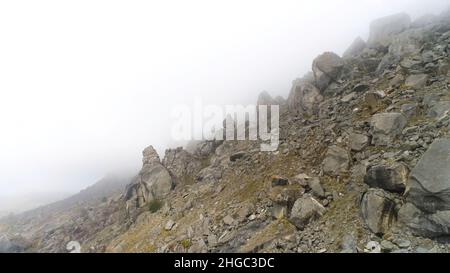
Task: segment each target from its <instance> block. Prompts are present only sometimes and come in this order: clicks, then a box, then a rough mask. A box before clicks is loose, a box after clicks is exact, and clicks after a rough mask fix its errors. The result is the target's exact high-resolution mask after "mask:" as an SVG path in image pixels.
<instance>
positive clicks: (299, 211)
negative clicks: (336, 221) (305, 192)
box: [289, 196, 326, 230]
mask: <svg viewBox="0 0 450 273" xmlns="http://www.w3.org/2000/svg"><path fill="white" fill-rule="evenodd" d="M325 211H326V209H325V208H324V207H323V206H322V204H320V203H319V202H318V201H317V200H316V199H314V198H313V197H310V196H303V197H301V198H299V199H297V201H295V203H294V206H293V207H292V211H291V216H290V218H289V221H290V222H291V223H292V224H294V225H295V226H296V227H297V228H298V229H301V230H302V229H304V228H305V227H306V226H307V225H308V224H309V223H310V222H312V221H314V220H317V219H318V218H320V217H321V216H323V214H324V213H325Z"/></svg>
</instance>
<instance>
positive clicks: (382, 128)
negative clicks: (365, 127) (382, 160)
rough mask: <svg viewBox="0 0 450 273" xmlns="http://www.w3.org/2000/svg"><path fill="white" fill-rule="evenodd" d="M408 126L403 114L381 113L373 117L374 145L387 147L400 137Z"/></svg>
mask: <svg viewBox="0 0 450 273" xmlns="http://www.w3.org/2000/svg"><path fill="white" fill-rule="evenodd" d="M406 124H407V119H406V117H405V116H404V115H403V114H401V113H381V114H376V115H374V116H373V117H372V121H371V126H372V144H374V145H379V146H387V145H390V144H391V143H392V141H393V140H394V139H395V138H396V137H397V136H399V135H401V133H402V131H403V129H404V128H405V126H406Z"/></svg>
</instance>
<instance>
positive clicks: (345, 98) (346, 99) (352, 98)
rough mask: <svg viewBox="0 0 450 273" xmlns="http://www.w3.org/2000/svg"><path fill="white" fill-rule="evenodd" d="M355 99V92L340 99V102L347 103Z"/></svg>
mask: <svg viewBox="0 0 450 273" xmlns="http://www.w3.org/2000/svg"><path fill="white" fill-rule="evenodd" d="M356 97H357V94H356V93H355V92H352V93H350V94H348V95H346V96H344V97H342V99H341V102H343V103H347V102H350V101H352V100H354V99H355V98H356Z"/></svg>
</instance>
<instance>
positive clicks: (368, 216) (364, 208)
mask: <svg viewBox="0 0 450 273" xmlns="http://www.w3.org/2000/svg"><path fill="white" fill-rule="evenodd" d="M360 213H361V217H362V218H363V220H364V222H365V224H366V225H367V227H368V228H369V229H370V230H371V231H372V232H373V233H375V234H378V235H381V234H384V233H385V232H386V231H388V230H389V229H390V228H391V227H392V225H393V224H394V223H395V222H396V219H397V213H396V202H395V200H394V198H392V197H391V196H390V195H389V194H387V193H386V192H384V191H383V190H381V189H369V190H368V191H367V192H365V193H364V194H363V196H362V198H361V201H360Z"/></svg>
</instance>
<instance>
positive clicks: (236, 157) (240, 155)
mask: <svg viewBox="0 0 450 273" xmlns="http://www.w3.org/2000/svg"><path fill="white" fill-rule="evenodd" d="M246 156H247V153H246V152H244V151H241V152H237V153H234V154H232V155H231V156H230V161H231V162H235V161H237V160H239V159H242V158H244V157H246Z"/></svg>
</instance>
